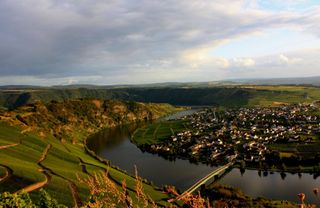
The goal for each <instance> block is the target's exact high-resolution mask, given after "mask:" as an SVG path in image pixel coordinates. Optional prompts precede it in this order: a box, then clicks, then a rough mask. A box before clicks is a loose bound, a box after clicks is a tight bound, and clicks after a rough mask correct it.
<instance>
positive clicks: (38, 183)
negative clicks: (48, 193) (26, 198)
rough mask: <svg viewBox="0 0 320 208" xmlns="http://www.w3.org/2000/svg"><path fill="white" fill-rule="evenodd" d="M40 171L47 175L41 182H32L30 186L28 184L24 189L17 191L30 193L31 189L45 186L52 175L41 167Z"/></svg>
mask: <svg viewBox="0 0 320 208" xmlns="http://www.w3.org/2000/svg"><path fill="white" fill-rule="evenodd" d="M38 171H39V172H40V173H42V174H43V175H44V176H45V179H44V180H43V181H41V182H37V183H34V184H31V185H29V186H26V187H24V188H23V189H21V190H19V191H17V192H16V193H20V192H22V191H25V192H27V193H29V192H31V191H34V190H37V189H40V188H42V187H44V186H45V185H47V184H48V183H49V182H50V181H51V175H49V173H47V171H46V170H43V169H39V170H38Z"/></svg>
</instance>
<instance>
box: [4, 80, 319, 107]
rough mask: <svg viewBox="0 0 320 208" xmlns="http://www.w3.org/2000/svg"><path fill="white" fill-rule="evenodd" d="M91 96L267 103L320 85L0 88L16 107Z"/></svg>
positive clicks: (310, 93) (314, 94) (307, 95)
mask: <svg viewBox="0 0 320 208" xmlns="http://www.w3.org/2000/svg"><path fill="white" fill-rule="evenodd" d="M81 98H94V99H102V100H123V101H138V102H154V103H169V104H173V105H215V106H227V107H238V106H258V105H259V106H261V105H264V106H266V105H267V106H268V105H275V103H278V104H279V103H299V102H313V101H314V100H320V88H319V87H311V86H289V85H261V86H259V85H235V86H232V85H229V86H212V87H144V88H143V87H139V88H107V89H103V88H96V89H95V88H92V89H91V88H90V89H88V88H75V89H56V88H38V89H10V90H8V89H5V90H0V106H2V107H6V108H9V109H15V108H17V107H19V106H23V105H26V104H29V103H35V102H37V101H42V102H45V103H48V102H51V101H59V102H62V101H66V100H70V99H81Z"/></svg>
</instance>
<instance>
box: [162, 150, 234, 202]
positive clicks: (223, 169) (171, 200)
mask: <svg viewBox="0 0 320 208" xmlns="http://www.w3.org/2000/svg"><path fill="white" fill-rule="evenodd" d="M231 158H232V159H231V160H230V162H229V163H228V164H226V165H224V166H221V167H219V168H218V169H216V170H214V171H212V172H211V173H209V174H208V175H206V176H205V177H203V178H201V179H200V180H199V181H198V182H196V183H195V184H194V185H193V186H191V187H190V188H188V189H187V190H186V191H184V192H183V193H182V194H180V195H179V196H177V197H176V198H174V199H170V200H168V202H173V201H176V200H181V199H183V198H184V197H185V196H187V195H189V194H191V193H193V192H194V191H195V190H197V189H198V188H199V187H200V186H201V185H203V184H205V183H206V182H207V181H209V180H210V179H211V178H213V177H214V176H216V175H219V174H221V173H223V172H224V171H225V170H226V169H228V168H229V167H231V166H232V165H233V164H234V159H235V158H236V155H234V156H232V157H231Z"/></svg>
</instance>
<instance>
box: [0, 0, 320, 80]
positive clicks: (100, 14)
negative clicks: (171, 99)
mask: <svg viewBox="0 0 320 208" xmlns="http://www.w3.org/2000/svg"><path fill="white" fill-rule="evenodd" d="M228 2H229V3H228V4H226V3H225V1H222V0H220V1H211V0H202V1H173V0H139V1H138V0H108V1H105V0H82V1H78V0H42V1H36V0H23V1H20V0H2V1H0V75H1V76H3V77H5V76H30V77H37V79H42V78H52V77H54V78H55V79H58V78H59V77H60V78H63V77H78V78H79V77H81V76H83V77H85V76H89V75H91V76H101V77H103V76H109V77H110V76H115V77H117V76H118V77H119V79H124V80H123V82H126V81H127V80H128V79H129V78H127V80H125V77H124V76H122V74H126V73H127V74H129V75H130V74H133V73H136V72H139V73H143V72H145V71H148V70H149V72H150V71H152V72H153V73H156V72H157V71H158V73H159V72H161V73H163V72H165V70H168V73H169V72H171V71H175V70H180V69H182V68H185V67H186V66H187V65H185V64H188V63H183V61H181V60H180V56H181V54H183V53H184V52H185V51H188V50H192V49H194V48H201V47H208V45H212V46H214V44H216V43H219V42H220V41H223V40H226V39H232V38H234V37H238V36H241V35H244V34H247V33H252V32H256V31H261V30H264V29H265V28H270V27H280V26H283V25H291V26H295V25H297V24H298V25H303V24H305V23H306V22H307V23H308V24H307V27H306V28H305V29H306V30H308V31H311V32H319V30H318V29H314V28H315V25H313V24H316V23H315V19H317V20H318V19H319V18H318V16H316V14H313V15H311V14H310V15H309V13H307V14H294V13H288V12H286V13H272V12H265V11H261V10H257V9H253V8H246V7H245V5H246V4H245V2H246V1H241V0H232V1H228ZM212 66H214V64H213V65H212ZM206 67H210V66H206ZM150 76H152V74H150ZM166 78H167V77H166ZM136 79H137V80H138V79H139V78H136ZM141 80H143V78H141ZM163 81H166V80H163Z"/></svg>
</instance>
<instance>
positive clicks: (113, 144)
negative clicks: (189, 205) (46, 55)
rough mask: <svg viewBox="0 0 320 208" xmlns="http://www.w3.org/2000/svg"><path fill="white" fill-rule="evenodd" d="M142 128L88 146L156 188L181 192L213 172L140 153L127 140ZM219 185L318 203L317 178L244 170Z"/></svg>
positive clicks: (124, 129) (109, 133) (110, 132)
mask: <svg viewBox="0 0 320 208" xmlns="http://www.w3.org/2000/svg"><path fill="white" fill-rule="evenodd" d="M180 116H181V115H180ZM171 118H175V117H171ZM141 125H145V124H133V125H127V126H119V127H116V128H113V129H106V130H103V131H101V132H99V133H98V134H96V135H94V136H93V138H91V139H89V141H88V142H89V144H88V145H89V147H90V148H91V149H93V150H95V151H96V153H97V154H98V155H100V156H102V157H104V158H106V159H108V160H110V161H112V163H113V164H114V165H117V166H119V167H120V168H122V169H124V170H127V171H128V173H130V174H134V165H137V167H138V171H139V174H140V175H141V176H142V177H143V178H147V179H148V180H150V181H153V182H154V183H155V184H156V185H158V186H163V185H166V184H171V185H174V186H176V187H177V188H178V189H180V190H185V189H187V188H189V187H190V186H191V185H193V184H194V183H195V182H196V181H197V180H199V179H200V178H202V177H203V176H205V175H207V174H208V173H209V172H211V171H213V170H214V169H216V167H210V166H207V165H205V164H192V163H190V162H189V161H188V160H182V159H176V160H174V161H169V160H165V159H164V158H162V157H159V156H158V155H153V154H150V153H146V152H142V151H141V150H140V149H139V148H137V147H136V146H135V145H134V144H132V143H131V142H130V139H129V138H130V136H131V135H132V134H133V132H134V131H135V129H136V128H137V127H138V126H141ZM219 183H222V184H226V185H230V186H232V187H235V188H240V189H241V190H242V191H243V192H244V193H246V194H248V195H250V196H252V197H258V196H263V197H267V198H273V199H286V200H291V201H296V202H297V194H298V193H300V192H304V193H306V195H307V196H306V201H307V202H308V203H318V201H317V199H316V197H315V196H314V194H313V193H312V190H313V189H314V188H316V187H320V180H319V179H317V175H311V174H301V173H300V174H290V173H278V172H268V171H258V170H245V169H233V170H232V171H230V172H229V173H227V174H226V175H225V176H224V177H223V178H222V179H221V180H220V181H219Z"/></svg>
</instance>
